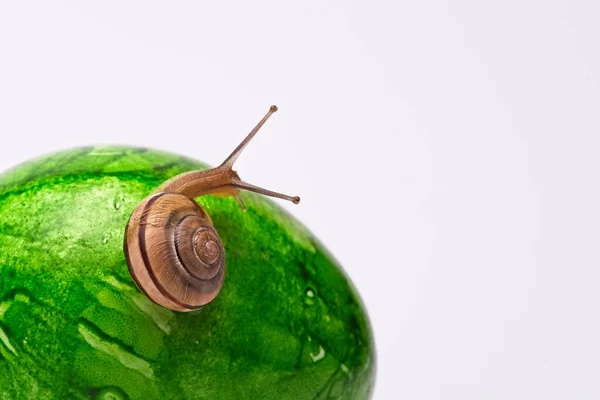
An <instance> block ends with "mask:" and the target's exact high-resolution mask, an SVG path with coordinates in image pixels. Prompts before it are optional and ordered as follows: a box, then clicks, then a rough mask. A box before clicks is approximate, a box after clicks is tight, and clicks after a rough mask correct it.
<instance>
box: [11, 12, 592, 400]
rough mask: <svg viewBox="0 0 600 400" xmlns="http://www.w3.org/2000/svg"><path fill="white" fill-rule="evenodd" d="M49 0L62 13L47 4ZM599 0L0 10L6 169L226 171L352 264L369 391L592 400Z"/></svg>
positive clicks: (385, 395)
mask: <svg viewBox="0 0 600 400" xmlns="http://www.w3.org/2000/svg"><path fill="white" fill-rule="evenodd" d="M50 3H51V4H50ZM599 16H600V2H597V1H593V0H590V1H567V0H565V1H555V0H545V1H542V0H540V1H534V0H527V1H522V0H521V1H515V0H504V1H495V2H492V1H476V0H473V1H466V0H457V1H441V0H438V1H402V0H400V1H398V0H396V1H389V2H384V1H362V2H357V1H352V2H349V1H301V2H286V1H270V2H269V1H237V2H218V1H213V2H192V1H178V2H166V1H165V2H156V1H130V2H122V1H103V2H95V4H92V2H86V3H83V2H75V1H73V2H66V1H54V2H41V1H39V2H31V1H27V2H16V1H12V2H9V1H5V2H2V3H0V135H1V136H2V140H1V142H0V143H1V147H0V169H5V168H8V167H10V166H12V165H14V164H16V163H19V162H22V161H24V160H27V159H29V158H31V157H34V156H38V155H41V154H44V153H47V152H50V151H54V150H58V149H62V148H65V147H71V146H79V145H84V144H94V143H121V144H133V145H142V146H149V147H155V148H160V149H165V150H170V151H174V152H178V153H182V154H185V155H188V156H191V157H194V158H198V159H201V160H204V161H206V162H209V163H211V164H216V163H219V162H220V161H221V160H222V159H223V158H224V157H225V156H226V155H227V154H229V152H230V151H231V150H232V149H233V147H234V146H235V145H236V144H237V143H238V142H239V140H240V139H241V138H242V137H243V136H244V135H245V134H246V133H247V132H248V130H249V129H250V128H251V127H252V126H253V125H254V124H255V123H256V122H257V121H258V119H259V118H260V117H262V115H263V114H264V113H265V112H266V110H267V109H268V106H269V105H270V104H273V103H274V104H277V105H279V107H280V112H279V113H277V114H276V115H275V116H274V117H273V118H272V120H271V121H270V122H269V123H268V125H267V126H266V127H265V128H264V130H263V131H262V132H261V133H260V134H259V135H258V136H257V138H256V140H255V142H254V143H252V145H251V146H250V147H249V148H248V149H247V151H246V152H245V154H244V155H243V156H242V158H240V160H239V163H238V165H237V169H238V170H239V171H240V175H241V176H242V177H243V178H245V179H246V180H248V181H250V182H254V183H256V184H261V185H263V186H266V187H269V188H272V189H274V190H281V191H285V192H290V193H292V194H300V195H302V198H303V201H302V203H301V204H300V205H299V206H294V205H291V204H289V205H288V204H282V205H283V206H284V207H286V208H287V209H289V210H291V211H292V213H293V214H294V215H296V216H297V217H298V218H299V219H300V220H301V221H303V222H304V223H305V224H306V225H307V226H308V227H309V228H310V229H311V230H312V231H313V232H314V233H315V234H316V235H317V236H318V237H319V238H320V239H321V240H322V241H323V242H324V243H325V244H326V246H327V247H328V248H329V249H330V250H331V251H332V252H333V253H334V254H335V255H336V256H337V257H338V258H339V260H340V261H341V263H342V264H343V265H344V266H345V269H346V271H347V272H348V273H349V275H350V276H351V278H352V280H353V281H354V283H355V284H356V286H357V287H358V289H359V291H360V293H361V295H362V297H363V299H364V301H365V303H366V305H367V307H368V309H369V312H370V316H371V320H372V324H373V327H374V330H375V336H376V343H377V350H378V377H377V385H376V392H375V396H374V398H375V399H461V400H465V399H598V398H600V269H599V267H600V255H599V252H598V249H599V244H600V211H599V210H600V190H599V188H598V183H599V179H598V174H599V172H600V157H599V156H598V155H599V145H600V140H599V139H598V135H599V134H600V129H599V128H600V122H599V118H600V82H599V80H600V72H599V71H600V51H599V48H600V44H599V39H600V28H599V24H598V18H599Z"/></svg>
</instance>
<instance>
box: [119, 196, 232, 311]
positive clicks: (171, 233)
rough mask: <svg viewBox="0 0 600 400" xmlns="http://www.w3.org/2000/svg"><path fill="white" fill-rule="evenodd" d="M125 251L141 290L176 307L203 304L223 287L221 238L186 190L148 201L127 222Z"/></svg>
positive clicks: (181, 307) (194, 306)
mask: <svg viewBox="0 0 600 400" xmlns="http://www.w3.org/2000/svg"><path fill="white" fill-rule="evenodd" d="M124 249H125V255H126V258H127V265H128V266H129V272H130V273H131V276H132V277H133V279H134V281H135V283H136V284H137V286H138V287H139V288H140V290H141V291H143V292H144V293H145V294H146V295H147V296H148V297H149V298H150V299H151V300H152V301H154V302H155V303H157V304H159V305H161V306H163V307H167V308H169V309H171V310H175V311H193V310H196V309H198V308H201V307H203V306H205V305H206V304H208V303H210V302H211V301H212V300H213V299H214V298H215V297H216V296H217V294H219V291H220V290H221V287H222V285H223V279H224V277H225V250H224V249H223V244H222V242H221V239H220V238H219V235H218V233H217V231H216V230H215V228H214V227H213V225H212V221H211V220H210V217H209V216H208V214H207V213H206V212H205V211H204V209H202V207H201V206H200V205H198V203H196V202H195V201H194V200H192V199H190V198H189V197H186V196H184V195H182V194H177V193H158V194H155V195H153V196H150V197H148V198H146V199H145V200H143V201H142V202H141V203H140V204H139V205H138V206H137V208H136V209H135V210H134V212H133V214H132V215H131V218H130V219H129V222H128V224H127V229H126V232H125V244H124Z"/></svg>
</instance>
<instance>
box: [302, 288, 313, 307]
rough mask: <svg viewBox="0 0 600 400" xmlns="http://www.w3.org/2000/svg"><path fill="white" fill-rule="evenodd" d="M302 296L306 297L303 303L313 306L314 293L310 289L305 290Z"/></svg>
mask: <svg viewBox="0 0 600 400" xmlns="http://www.w3.org/2000/svg"><path fill="white" fill-rule="evenodd" d="M304 294H305V295H306V298H305V299H304V303H305V304H307V305H309V306H312V305H313V304H315V301H314V297H315V291H314V289H312V288H310V287H309V288H306V291H305V292H304Z"/></svg>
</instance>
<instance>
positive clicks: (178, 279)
mask: <svg viewBox="0 0 600 400" xmlns="http://www.w3.org/2000/svg"><path fill="white" fill-rule="evenodd" d="M276 111H277V107H276V106H271V108H270V109H269V111H268V112H267V114H266V115H265V116H264V117H263V118H262V119H261V120H260V122H259V123H258V124H257V125H256V127H254V129H252V131H251V132H250V133H249V134H248V136H246V138H245V139H244V140H243V141H242V142H241V143H240V144H239V145H238V146H237V147H236V149H235V150H234V151H233V152H232V153H231V155H230V156H229V157H227V159H225V161H224V162H223V163H222V164H221V165H219V166H218V167H216V168H213V169H208V170H204V171H190V172H184V173H182V174H180V175H177V176H175V177H173V178H171V179H169V180H167V181H166V182H164V183H163V184H162V185H160V186H159V187H158V188H157V189H156V190H155V192H154V193H153V194H151V195H150V196H148V197H147V198H145V199H144V200H142V202H141V203H140V204H138V206H137V207H136V208H135V209H134V211H133V213H132V214H131V217H130V218H129V221H128V223H127V227H126V229H125V240H124V251H125V257H126V260H127V266H128V268H129V272H130V274H131V277H132V278H133V280H134V282H135V283H136V285H137V286H138V288H139V289H140V290H141V291H142V292H143V293H144V294H146V296H148V298H150V299H151V300H152V301H153V302H155V303H156V304H159V305H161V306H163V307H166V308H168V309H171V310H174V311H182V312H185V311H194V310H197V309H200V308H202V307H204V306H205V305H207V304H208V303H210V302H211V301H212V300H213V299H214V298H215V297H216V296H217V295H218V294H219V292H220V290H221V288H222V286H223V280H224V278H225V250H224V248H223V243H222V241H221V239H220V238H219V234H218V232H217V231H216V229H215V227H214V226H213V224H212V221H211V219H210V216H209V215H208V214H207V212H206V211H205V210H204V209H203V208H202V206H200V205H199V204H198V203H197V202H196V201H195V200H194V199H195V198H196V197H199V196H202V195H206V194H213V195H219V196H227V195H230V196H234V197H235V198H236V199H237V201H238V203H239V204H240V207H241V208H242V210H245V209H246V208H245V206H244V203H243V202H242V199H241V198H240V196H239V192H240V190H247V191H250V192H255V193H260V194H263V195H266V196H270V197H277V198H280V199H284V200H289V201H291V202H293V203H295V204H298V203H299V202H300V198H299V197H297V196H295V197H292V196H288V195H285V194H281V193H277V192H272V191H270V190H266V189H263V188H260V187H258V186H254V185H251V184H249V183H246V182H244V181H242V180H241V179H240V177H239V175H238V174H237V172H236V171H234V170H233V164H234V162H235V161H236V159H237V158H238V156H239V155H240V153H241V152H242V151H243V150H244V148H245V147H246V146H247V145H248V143H249V142H250V141H251V140H252V138H253V137H254V136H255V135H256V133H257V132H258V131H259V129H260V128H261V127H262V126H263V124H264V123H265V122H266V121H267V120H268V119H269V117H270V116H271V115H272V114H273V113H274V112H276Z"/></svg>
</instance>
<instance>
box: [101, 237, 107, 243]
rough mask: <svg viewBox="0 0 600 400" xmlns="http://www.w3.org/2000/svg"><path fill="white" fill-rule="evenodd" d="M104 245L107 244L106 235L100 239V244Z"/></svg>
mask: <svg viewBox="0 0 600 400" xmlns="http://www.w3.org/2000/svg"><path fill="white" fill-rule="evenodd" d="M106 243H108V236H106V235H105V236H104V237H103V238H102V244H106Z"/></svg>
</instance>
